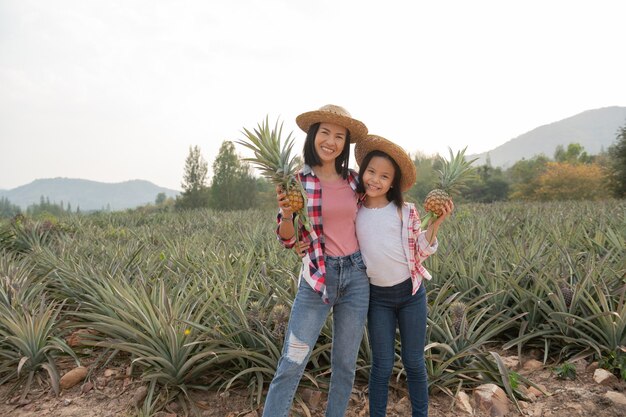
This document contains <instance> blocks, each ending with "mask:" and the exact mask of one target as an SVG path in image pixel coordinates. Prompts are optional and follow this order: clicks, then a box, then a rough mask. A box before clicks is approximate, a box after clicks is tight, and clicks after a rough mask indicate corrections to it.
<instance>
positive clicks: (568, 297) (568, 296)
mask: <svg viewBox="0 0 626 417" xmlns="http://www.w3.org/2000/svg"><path fill="white" fill-rule="evenodd" d="M559 289H560V290H561V294H563V301H565V306H566V307H567V308H569V307H570V306H571V305H572V298H574V291H573V290H572V288H571V287H570V285H569V283H568V282H567V281H566V280H565V279H562V280H560V281H559Z"/></svg>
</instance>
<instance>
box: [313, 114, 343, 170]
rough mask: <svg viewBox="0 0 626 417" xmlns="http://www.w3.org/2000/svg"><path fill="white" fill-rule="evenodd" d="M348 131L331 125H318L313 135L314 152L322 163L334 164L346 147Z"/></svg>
mask: <svg viewBox="0 0 626 417" xmlns="http://www.w3.org/2000/svg"><path fill="white" fill-rule="evenodd" d="M347 133H348V129H346V128H345V127H343V126H339V125H336V124H333V123H320V127H319V129H318V131H317V134H316V135H315V151H316V152H317V154H318V155H319V157H320V160H321V161H322V163H329V162H333V163H334V162H335V159H336V158H337V157H338V156H339V155H341V152H343V148H344V146H346V136H347Z"/></svg>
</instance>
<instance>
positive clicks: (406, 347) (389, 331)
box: [367, 278, 428, 417]
mask: <svg viewBox="0 0 626 417" xmlns="http://www.w3.org/2000/svg"><path fill="white" fill-rule="evenodd" d="M411 291H412V283H411V279H410V278H409V279H407V280H406V281H404V282H401V283H400V284H397V285H394V286H392V287H378V286H375V285H370V308H369V312H368V314H367V329H368V332H369V337H370V346H371V348H372V369H371V371H370V380H369V403H370V417H384V416H385V415H386V410H387V395H388V389H389V379H390V378H391V373H392V370H393V364H394V362H395V345H396V326H398V327H399V328H400V342H401V346H402V364H403V365H404V370H405V371H406V378H407V382H408V385H409V397H410V398H411V408H412V409H413V413H412V416H413V417H427V416H428V379H427V374H426V364H425V363H424V343H425V339H426V316H427V306H426V289H425V288H424V285H423V283H422V285H421V286H420V288H419V289H418V290H417V292H416V293H415V295H411Z"/></svg>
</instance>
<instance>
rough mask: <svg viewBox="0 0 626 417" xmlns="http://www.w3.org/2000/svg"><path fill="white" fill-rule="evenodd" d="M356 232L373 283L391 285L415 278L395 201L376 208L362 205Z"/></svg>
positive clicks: (357, 217)
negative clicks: (405, 247) (406, 252)
mask: <svg viewBox="0 0 626 417" xmlns="http://www.w3.org/2000/svg"><path fill="white" fill-rule="evenodd" d="M356 235H357V238H358V240H359V246H360V248H361V255H362V256H363V261H364V262H365V266H366V267H367V276H368V277H369V278H370V283H371V284H373V285H377V286H379V287H391V286H393V285H396V284H399V283H401V282H403V281H405V280H406V279H408V278H410V277H411V270H410V269H409V262H408V260H407V259H406V254H405V252H404V247H403V245H402V221H401V220H400V215H399V214H398V207H397V206H396V205H395V204H394V203H393V202H390V203H389V204H387V205H386V206H385V207H382V208H376V209H370V208H367V207H365V206H362V207H361V208H360V209H359V212H358V214H357V216H356Z"/></svg>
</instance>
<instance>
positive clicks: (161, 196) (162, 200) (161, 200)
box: [154, 193, 167, 206]
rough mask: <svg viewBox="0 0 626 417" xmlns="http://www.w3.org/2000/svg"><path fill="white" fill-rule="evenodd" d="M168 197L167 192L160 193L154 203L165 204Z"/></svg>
mask: <svg viewBox="0 0 626 417" xmlns="http://www.w3.org/2000/svg"><path fill="white" fill-rule="evenodd" d="M166 199H167V196H166V195H165V193H158V194H157V196H156V198H155V199H154V204H156V205H157V206H158V205H160V204H163V203H165V200H166Z"/></svg>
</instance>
